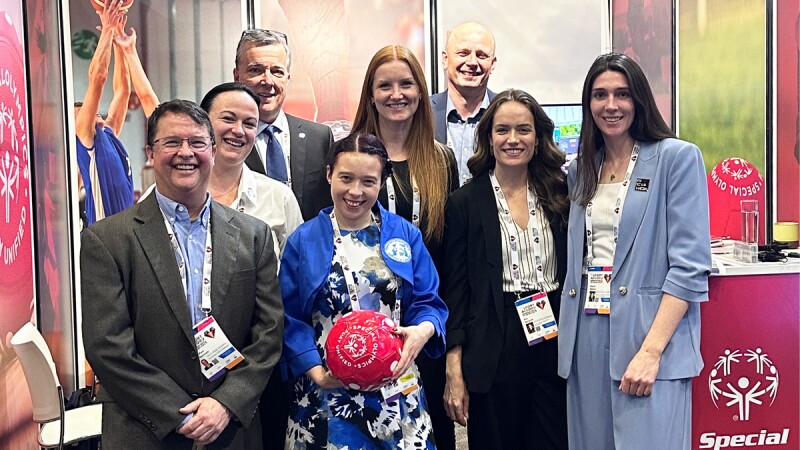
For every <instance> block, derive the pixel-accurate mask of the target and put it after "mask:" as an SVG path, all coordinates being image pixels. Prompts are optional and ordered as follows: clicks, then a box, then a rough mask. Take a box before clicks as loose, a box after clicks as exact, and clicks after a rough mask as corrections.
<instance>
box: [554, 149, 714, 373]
mask: <svg viewBox="0 0 800 450" xmlns="http://www.w3.org/2000/svg"><path fill="white" fill-rule="evenodd" d="M576 172H577V160H576V161H573V162H572V164H571V165H570V168H569V174H568V176H567V183H568V185H569V189H570V192H572V189H574V188H575V183H576V179H575V178H576ZM637 181H641V182H642V184H644V183H645V182H647V183H648V186H647V188H646V189H643V188H640V189H635V187H636V183H637ZM631 185H632V186H629V187H628V196H627V198H626V199H625V206H624V208H623V210H622V218H621V219H620V225H619V241H618V243H617V250H616V253H615V254H614V271H613V273H612V278H611V317H610V318H609V320H610V321H611V323H610V333H611V339H610V342H611V347H610V348H609V353H610V355H609V357H610V372H611V374H610V375H611V379H613V380H620V379H622V375H623V374H624V373H625V369H626V368H627V367H628V364H629V363H630V362H631V360H632V359H633V357H634V356H635V355H636V353H637V352H638V351H639V348H640V347H641V345H642V343H643V342H644V338H645V336H646V335H647V333H648V331H650V326H651V325H652V323H653V320H654V319H655V316H656V312H658V308H659V306H660V305H661V297H662V295H663V293H668V294H671V295H673V296H675V297H678V298H680V299H683V300H686V301H688V302H690V305H689V310H688V311H687V312H686V315H685V316H684V317H683V318H682V319H681V321H680V323H679V324H678V327H677V329H676V330H675V333H674V334H673V336H672V339H671V340H670V342H669V344H667V347H666V349H665V350H664V353H663V355H662V356H661V365H660V367H659V370H658V375H657V378H658V379H661V380H671V379H680V378H690V377H693V376H696V375H697V374H699V373H700V370H701V369H702V368H703V360H702V358H701V356H700V304H699V302H702V301H706V300H708V274H709V273H710V271H711V247H710V231H709V216H708V193H707V192H708V191H707V190H706V173H705V166H704V165H703V156H702V154H701V153H700V150H699V149H698V148H697V147H696V146H695V145H694V144H691V143H689V142H685V141H681V140H678V139H665V140H663V141H659V142H648V143H643V144H642V145H641V149H640V151H639V160H638V162H637V163H636V168H635V169H634V171H633V175H632V178H631ZM585 224H586V208H584V207H583V206H580V205H579V204H577V203H576V202H572V203H571V205H570V213H569V230H568V232H567V261H568V263H567V264H568V265H567V277H566V280H565V282H564V287H563V291H562V294H561V316H560V322H559V326H558V374H559V375H561V376H562V377H564V378H566V377H567V376H569V374H570V370H571V368H572V355H573V351H574V349H575V336H576V333H577V321H578V314H583V305H582V304H581V288H582V286H581V271H582V264H583V256H584V248H585V245H584V242H585V241H584V238H585V235H586V233H585V228H586V226H585Z"/></svg>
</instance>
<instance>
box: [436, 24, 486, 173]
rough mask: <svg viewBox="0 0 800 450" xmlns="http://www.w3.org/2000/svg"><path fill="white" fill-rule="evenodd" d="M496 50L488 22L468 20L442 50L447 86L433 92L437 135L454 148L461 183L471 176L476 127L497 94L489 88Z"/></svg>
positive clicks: (457, 29)
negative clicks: (444, 88) (487, 26)
mask: <svg viewBox="0 0 800 450" xmlns="http://www.w3.org/2000/svg"><path fill="white" fill-rule="evenodd" d="M494 51H495V44H494V36H493V35H492V32H491V31H489V29H488V28H486V27H485V26H483V25H481V24H479V23H477V22H466V23H462V24H460V25H458V26H456V27H455V28H453V29H452V30H451V31H450V33H449V34H448V36H447V43H446V44H445V49H444V51H442V68H444V70H445V72H446V74H447V90H446V91H444V92H440V93H438V94H435V95H432V96H431V107H432V108H433V121H434V136H435V137H436V140H437V141H439V142H441V143H443V144H447V146H448V147H450V149H452V150H453V154H454V155H455V157H456V163H457V164H458V178H459V182H460V185H462V186H463V185H464V183H466V182H467V181H469V179H470V178H471V175H470V174H469V170H468V169H467V160H469V158H470V157H471V156H472V155H473V154H474V153H475V145H474V144H475V128H476V127H477V126H478V121H479V120H480V119H481V116H482V115H483V111H485V110H486V108H487V107H488V106H489V102H490V101H491V100H492V98H494V92H492V91H490V90H489V89H488V83H489V75H491V74H492V72H493V71H494V64H495V62H497V57H496V56H495V53H494Z"/></svg>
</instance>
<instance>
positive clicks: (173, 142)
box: [153, 136, 212, 153]
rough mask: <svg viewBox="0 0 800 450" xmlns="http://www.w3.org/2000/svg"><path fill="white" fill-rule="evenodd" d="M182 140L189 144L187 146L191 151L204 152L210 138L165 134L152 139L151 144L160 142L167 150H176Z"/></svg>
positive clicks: (208, 145)
mask: <svg viewBox="0 0 800 450" xmlns="http://www.w3.org/2000/svg"><path fill="white" fill-rule="evenodd" d="M183 141H186V142H187V143H188V144H189V148H190V149H191V150H192V151H193V152H198V153H199V152H204V151H206V150H208V149H209V148H211V144H212V141H211V138H210V137H206V136H192V137H188V138H179V137H177V136H167V137H163V138H161V139H156V140H155V141H153V145H154V146H155V145H157V144H160V145H161V147H163V148H164V149H165V150H167V151H172V152H177V151H178V150H179V149H180V148H181V147H182V146H183Z"/></svg>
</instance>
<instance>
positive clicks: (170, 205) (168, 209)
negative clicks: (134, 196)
mask: <svg viewBox="0 0 800 450" xmlns="http://www.w3.org/2000/svg"><path fill="white" fill-rule="evenodd" d="M154 192H155V194H156V200H157V201H158V207H159V208H160V209H161V213H162V214H164V218H165V219H167V220H168V221H169V222H170V223H175V222H187V223H188V222H189V221H190V219H189V210H188V208H186V206H185V205H183V204H181V203H178V202H176V201H175V200H172V199H171V198H168V197H165V196H164V195H162V194H161V192H158V186H156V188H155V191H154ZM210 205H211V196H210V195H208V193H206V201H205V203H204V204H203V209H201V210H200V215H199V216H198V217H199V218H200V221H201V222H202V224H203V227H207V226H208V220H209V217H210V215H211V208H210V207H209V206H210Z"/></svg>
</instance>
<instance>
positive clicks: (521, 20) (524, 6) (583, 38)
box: [437, 0, 609, 103]
mask: <svg viewBox="0 0 800 450" xmlns="http://www.w3.org/2000/svg"><path fill="white" fill-rule="evenodd" d="M438 17H439V23H438V27H437V28H438V30H437V31H438V45H439V48H438V50H439V52H441V51H442V50H443V49H444V45H445V39H446V36H447V34H446V33H447V30H450V29H452V28H453V27H454V26H456V25H458V24H459V23H462V22H466V21H471V20H474V21H477V22H480V23H482V24H483V25H485V26H486V27H488V28H489V29H490V30H492V32H493V34H494V36H495V40H496V42H497V50H496V54H497V64H496V65H495V71H494V73H493V74H492V76H491V78H490V79H489V87H490V89H492V90H494V91H501V90H503V89H507V88H511V87H514V88H519V89H523V90H525V91H527V92H528V93H530V94H531V95H533V96H534V97H535V98H536V100H537V101H539V103H580V100H581V87H582V86H583V79H584V77H585V76H586V72H587V71H588V70H589V66H591V64H592V62H593V61H594V59H595V58H596V57H597V56H598V55H600V54H601V53H604V52H607V51H608V48H609V46H608V38H609V31H608V25H607V24H608V2H607V1H604V0H559V1H546V0H440V1H439V2H438ZM439 73H440V75H439V88H440V90H444V89H445V87H446V77H445V76H444V74H443V73H442V71H441V66H440V67H439Z"/></svg>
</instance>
